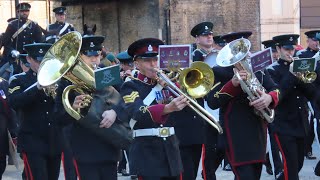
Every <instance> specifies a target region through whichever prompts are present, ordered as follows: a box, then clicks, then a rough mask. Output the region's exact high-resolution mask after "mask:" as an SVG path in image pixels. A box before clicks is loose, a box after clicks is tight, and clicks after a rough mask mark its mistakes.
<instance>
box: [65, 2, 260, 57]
mask: <svg viewBox="0 0 320 180" xmlns="http://www.w3.org/2000/svg"><path fill="white" fill-rule="evenodd" d="M62 4H63V5H66V6H67V8H68V20H69V22H71V23H73V24H74V25H75V27H76V28H77V29H78V30H80V32H81V30H82V25H83V24H85V23H86V24H88V25H93V24H96V25H97V34H101V35H104V36H106V41H105V46H106V47H108V48H109V49H110V51H114V52H118V51H123V50H125V49H126V48H127V47H128V45H129V44H130V43H132V42H133V41H135V40H137V39H140V38H144V37H157V38H160V39H163V40H165V41H166V43H168V44H187V43H192V42H194V39H193V38H192V36H191V35H190V30H191V29H192V27H193V26H194V25H196V24H197V23H200V22H202V21H211V22H213V23H214V34H215V35H218V34H225V33H228V32H232V31H244V30H250V31H253V35H252V37H251V38H250V39H251V41H252V44H253V51H257V50H259V49H260V45H259V44H260V41H261V40H260V15H259V14H260V1H259V0H237V1H234V0H202V1H194V0H134V1H132V0H118V1H112V0H105V1H103V2H101V1H99V2H95V3H92V2H91V3H88V1H77V0H62Z"/></svg>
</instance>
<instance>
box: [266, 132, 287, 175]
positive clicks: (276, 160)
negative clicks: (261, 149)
mask: <svg viewBox="0 0 320 180" xmlns="http://www.w3.org/2000/svg"><path fill="white" fill-rule="evenodd" d="M270 144H271V152H272V159H273V164H274V171H275V175H276V174H278V173H280V172H281V171H282V170H283V164H282V161H281V158H280V150H279V147H278V144H277V141H276V139H275V134H274V133H270ZM268 153H270V152H268ZM268 153H267V157H266V166H271V164H270V163H271V162H270V159H269V154H268Z"/></svg>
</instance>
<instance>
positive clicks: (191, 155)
mask: <svg viewBox="0 0 320 180" xmlns="http://www.w3.org/2000/svg"><path fill="white" fill-rule="evenodd" d="M201 150H202V145H201V144H193V145H188V146H180V155H181V159H182V164H183V173H182V179H183V180H195V179H196V177H197V173H198V166H199V162H200V158H201Z"/></svg>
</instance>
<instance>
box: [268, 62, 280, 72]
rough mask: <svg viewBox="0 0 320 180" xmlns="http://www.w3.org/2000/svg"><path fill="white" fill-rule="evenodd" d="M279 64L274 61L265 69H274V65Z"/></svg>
mask: <svg viewBox="0 0 320 180" xmlns="http://www.w3.org/2000/svg"><path fill="white" fill-rule="evenodd" d="M279 65H280V64H279V63H278V61H276V62H274V63H272V64H270V65H269V66H268V67H267V69H268V70H274V67H275V66H279Z"/></svg>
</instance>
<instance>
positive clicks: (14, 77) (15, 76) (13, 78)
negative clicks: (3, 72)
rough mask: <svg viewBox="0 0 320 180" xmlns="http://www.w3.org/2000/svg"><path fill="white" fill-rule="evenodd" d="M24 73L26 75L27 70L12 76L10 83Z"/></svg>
mask: <svg viewBox="0 0 320 180" xmlns="http://www.w3.org/2000/svg"><path fill="white" fill-rule="evenodd" d="M22 75H26V73H25V72H22V73H19V74H15V75H13V76H11V77H10V78H9V84H10V83H11V82H12V81H13V80H16V79H17V77H18V76H22Z"/></svg>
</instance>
